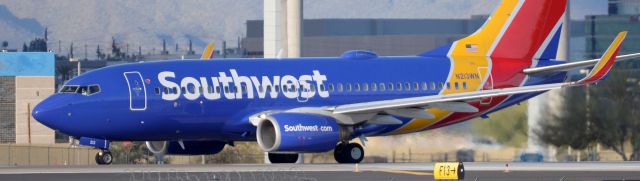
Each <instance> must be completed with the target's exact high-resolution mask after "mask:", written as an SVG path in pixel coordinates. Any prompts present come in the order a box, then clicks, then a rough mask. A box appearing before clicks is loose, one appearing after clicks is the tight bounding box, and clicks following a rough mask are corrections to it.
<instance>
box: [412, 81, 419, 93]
mask: <svg viewBox="0 0 640 181" xmlns="http://www.w3.org/2000/svg"><path fill="white" fill-rule="evenodd" d="M413 90H414V91H419V90H420V84H418V83H417V82H414V83H413Z"/></svg>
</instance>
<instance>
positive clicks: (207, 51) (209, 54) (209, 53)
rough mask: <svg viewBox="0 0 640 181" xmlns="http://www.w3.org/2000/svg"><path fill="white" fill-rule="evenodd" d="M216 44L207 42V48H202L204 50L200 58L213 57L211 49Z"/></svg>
mask: <svg viewBox="0 0 640 181" xmlns="http://www.w3.org/2000/svg"><path fill="white" fill-rule="evenodd" d="M215 47H216V46H215V45H214V44H213V43H209V44H207V48H205V49H204V52H202V58H200V59H202V60H209V59H212V58H213V49H214V48H215Z"/></svg>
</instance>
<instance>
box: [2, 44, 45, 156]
mask: <svg viewBox="0 0 640 181" xmlns="http://www.w3.org/2000/svg"><path fill="white" fill-rule="evenodd" d="M54 74H55V64H54V55H53V53H35V52H34V53H24V52H20V53H10V52H3V53H0V143H2V144H6V143H11V144H32V143H33V144H52V143H54V131H53V130H51V129H49V128H47V127H46V126H44V125H42V124H40V123H39V122H38V121H36V120H35V119H34V118H33V117H32V116H31V110H32V109H33V107H34V106H35V105H36V104H38V103H39V102H40V101H42V100H44V99H45V98H47V96H49V95H51V94H53V93H54V91H55V90H54V83H55V81H54Z"/></svg>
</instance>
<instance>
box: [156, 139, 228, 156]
mask: <svg viewBox="0 0 640 181" xmlns="http://www.w3.org/2000/svg"><path fill="white" fill-rule="evenodd" d="M182 143H184V149H182V146H180V143H179V142H177V141H147V142H146V145H147V149H149V151H151V153H154V154H162V155H165V154H166V155H212V154H216V153H219V152H220V151H222V149H224V146H225V145H226V144H227V143H225V142H221V141H183V142H182Z"/></svg>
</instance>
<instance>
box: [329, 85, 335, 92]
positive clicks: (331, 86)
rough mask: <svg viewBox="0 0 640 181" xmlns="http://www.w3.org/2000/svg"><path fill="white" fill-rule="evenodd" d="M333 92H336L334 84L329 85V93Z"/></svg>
mask: <svg viewBox="0 0 640 181" xmlns="http://www.w3.org/2000/svg"><path fill="white" fill-rule="evenodd" d="M333 91H335V87H333V84H329V92H333Z"/></svg>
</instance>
